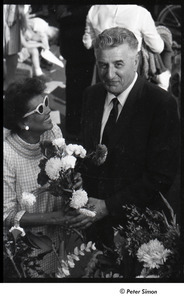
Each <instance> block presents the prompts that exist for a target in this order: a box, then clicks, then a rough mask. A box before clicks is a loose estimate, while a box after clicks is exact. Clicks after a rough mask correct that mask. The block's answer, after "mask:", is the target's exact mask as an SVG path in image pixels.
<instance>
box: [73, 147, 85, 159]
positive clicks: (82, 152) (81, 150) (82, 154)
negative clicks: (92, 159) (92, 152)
mask: <svg viewBox="0 0 184 300" xmlns="http://www.w3.org/2000/svg"><path fill="white" fill-rule="evenodd" d="M74 153H75V155H77V156H80V157H81V158H84V157H85V156H86V150H85V149H84V148H83V147H82V146H81V145H76V148H75V152H74Z"/></svg>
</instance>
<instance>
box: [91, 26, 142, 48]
mask: <svg viewBox="0 0 184 300" xmlns="http://www.w3.org/2000/svg"><path fill="white" fill-rule="evenodd" d="M122 44H128V45H129V47H130V49H132V50H137V48H138V40H137V39H136V37H135V35H134V34H133V32H132V31H130V30H128V29H126V28H122V27H112V28H109V29H105V30H104V31H103V32H102V33H100V34H99V35H98V36H97V38H96V39H95V40H94V41H93V47H94V48H95V50H96V49H106V48H112V47H117V46H119V45H122Z"/></svg>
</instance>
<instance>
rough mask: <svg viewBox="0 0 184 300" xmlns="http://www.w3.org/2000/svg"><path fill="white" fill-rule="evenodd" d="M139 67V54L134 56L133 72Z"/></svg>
mask: <svg viewBox="0 0 184 300" xmlns="http://www.w3.org/2000/svg"><path fill="white" fill-rule="evenodd" d="M138 65H139V52H138V53H137V54H136V56H135V71H137V68H138Z"/></svg>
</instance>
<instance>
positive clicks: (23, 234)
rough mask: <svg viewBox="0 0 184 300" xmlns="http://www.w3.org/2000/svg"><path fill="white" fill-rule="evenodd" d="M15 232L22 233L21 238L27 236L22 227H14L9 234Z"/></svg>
mask: <svg viewBox="0 0 184 300" xmlns="http://www.w3.org/2000/svg"><path fill="white" fill-rule="evenodd" d="M14 230H18V231H20V232H21V236H25V235H26V234H25V231H24V229H23V228H22V227H20V226H12V227H11V228H10V230H9V232H13V231H14Z"/></svg>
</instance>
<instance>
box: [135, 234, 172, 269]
mask: <svg viewBox="0 0 184 300" xmlns="http://www.w3.org/2000/svg"><path fill="white" fill-rule="evenodd" d="M170 253H171V250H168V249H165V248H164V246H163V244H162V243H161V242H159V241H158V240H157V239H155V240H150V241H149V242H148V243H147V244H143V245H142V246H141V247H140V248H139V249H138V251H137V258H138V260H139V261H140V262H144V267H146V268H150V269H154V268H156V269H158V268H159V267H160V265H163V264H164V262H165V261H166V260H167V257H168V255H169V254H170Z"/></svg>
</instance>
